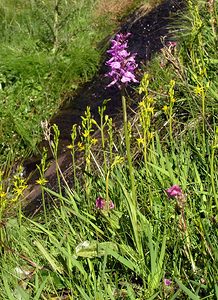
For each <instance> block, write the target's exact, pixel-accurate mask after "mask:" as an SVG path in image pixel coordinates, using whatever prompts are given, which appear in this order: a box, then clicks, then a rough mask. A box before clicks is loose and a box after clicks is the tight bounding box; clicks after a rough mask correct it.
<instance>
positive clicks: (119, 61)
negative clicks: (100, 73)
mask: <svg viewBox="0 0 218 300" xmlns="http://www.w3.org/2000/svg"><path fill="white" fill-rule="evenodd" d="M130 35H131V34H130V33H126V34H122V33H120V34H117V35H116V36H115V39H113V40H111V44H112V46H111V49H110V50H108V51H107V53H109V54H110V55H111V58H110V59H109V60H108V61H107V62H106V65H107V66H109V67H110V69H111V70H110V72H108V73H107V75H106V76H107V77H110V78H111V79H112V81H111V83H110V84H109V85H108V86H107V87H110V86H112V85H114V84H116V85H117V86H118V87H119V88H122V86H125V85H127V84H128V83H129V82H138V81H137V80H136V78H135V74H134V72H135V69H136V68H137V67H138V65H137V64H136V62H135V56H136V53H133V54H131V53H130V52H128V51H127V48H128V45H127V44H128V41H127V39H128V37H129V36H130Z"/></svg>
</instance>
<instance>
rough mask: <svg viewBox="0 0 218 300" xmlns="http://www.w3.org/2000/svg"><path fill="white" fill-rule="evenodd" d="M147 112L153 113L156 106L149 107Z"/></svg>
mask: <svg viewBox="0 0 218 300" xmlns="http://www.w3.org/2000/svg"><path fill="white" fill-rule="evenodd" d="M147 112H150V113H151V114H152V115H153V113H154V107H148V108H147Z"/></svg>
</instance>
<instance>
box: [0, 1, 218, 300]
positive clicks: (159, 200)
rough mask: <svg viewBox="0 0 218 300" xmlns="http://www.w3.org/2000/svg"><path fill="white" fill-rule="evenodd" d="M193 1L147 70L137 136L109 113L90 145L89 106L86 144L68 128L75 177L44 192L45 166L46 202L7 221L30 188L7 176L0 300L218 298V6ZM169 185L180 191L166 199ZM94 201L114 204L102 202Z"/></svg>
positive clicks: (0, 233)
mask: <svg viewBox="0 0 218 300" xmlns="http://www.w3.org/2000/svg"><path fill="white" fill-rule="evenodd" d="M192 3H194V2H191V1H190V2H189V6H188V9H187V11H186V13H185V16H184V22H183V23H182V24H181V25H180V26H181V27H182V26H183V25H184V27H183V30H182V31H181V34H179V35H180V36H179V37H178V43H177V46H176V49H172V48H169V47H165V48H164V50H163V51H162V53H161V54H160V55H157V56H156V57H155V58H154V59H153V60H152V61H151V62H150V64H149V65H148V66H147V67H146V70H144V72H146V74H148V76H147V75H145V76H144V77H143V79H142V82H141V83H140V87H141V88H140V89H139V91H140V99H141V103H140V104H139V108H138V109H137V111H136V114H135V116H134V117H133V118H131V119H130V117H129V121H130V122H131V124H132V126H131V135H129V137H130V140H128V138H127V140H125V139H124V138H123V137H124V130H122V129H120V130H119V131H115V130H114V128H113V126H112V121H111V120H110V119H109V118H108V117H107V116H103V111H104V109H103V110H101V111H100V114H101V118H100V119H101V124H98V126H97V127H98V128H100V133H99V138H98V142H97V145H95V142H96V141H94V140H93V137H92V136H91V132H92V131H91V129H95V128H96V123H95V122H94V121H93V120H91V116H90V114H89V109H87V113H86V114H85V116H83V122H82V126H81V129H80V135H81V143H82V144H80V147H78V145H75V144H74V137H75V135H74V134H73V135H72V138H73V140H72V145H71V149H72V155H73V159H74V154H75V153H74V151H75V152H76V153H77V152H78V153H81V155H82V156H83V157H84V161H83V166H82V167H81V166H80V165H78V162H77V161H76V160H75V164H74V165H73V168H74V170H73V172H72V173H73V174H72V177H73V179H74V183H75V184H74V186H70V187H69V186H67V185H66V186H65V185H64V183H63V184H60V187H61V188H62V193H59V192H57V191H53V190H50V189H49V188H47V187H46V186H45V182H43V168H44V167H43V163H44V161H43V163H42V166H41V169H42V174H41V177H42V178H41V180H42V181H41V188H42V190H43V193H44V194H45V195H47V196H48V197H49V199H50V200H49V205H48V206H44V207H43V209H42V211H41V212H40V213H38V215H36V216H35V217H34V218H27V217H25V216H23V214H22V212H21V210H20V206H19V204H20V202H18V201H17V200H18V197H17V198H16V201H14V202H15V203H16V204H17V206H18V208H16V205H14V206H12V209H13V211H15V213H14V214H13V217H10V218H9V217H8V218H7V214H9V212H10V210H9V209H10V201H12V202H13V199H14V198H15V197H16V195H17V194H18V193H19V191H21V190H22V186H23V185H24V183H23V182H22V181H21V179H19V177H16V178H13V179H12V181H13V182H17V184H16V185H15V184H14V186H15V187H17V189H13V182H12V183H11V185H6V184H5V183H4V181H3V180H2V177H1V181H0V182H1V184H0V197H1V203H2V206H1V227H0V243H1V245H0V246H1V258H0V263H1V271H0V272H1V279H0V291H1V295H2V298H3V299H64V297H65V298H67V299H87V300H88V299H99V300H102V299H105V300H107V299H112V300H117V299H119V300H121V299H130V300H136V299H141V300H149V299H150V300H151V299H160V300H163V299H168V300H173V299H184V300H185V299H193V300H197V299H218V282H217V280H218V277H217V274H218V254H217V253H218V246H217V245H218V230H217V222H218V219H217V211H218V202H217V199H218V191H217V187H218V175H217V174H218V172H217V171H218V160H217V146H218V130H217V128H218V127H217V117H216V115H217V103H216V101H215V99H216V97H217V92H216V86H218V77H217V73H216V68H215V67H214V65H216V63H217V61H216V47H217V44H216V43H217V33H216V32H214V28H213V24H211V23H210V22H209V20H210V19H211V16H214V18H215V19H216V20H217V15H216V9H217V3H214V7H213V8H212V9H211V10H208V7H207V6H206V1H200V2H198V3H195V8H193V6H192ZM191 24H192V25H193V26H191ZM198 24H201V27H200V29H201V30H199V28H198V27H197V26H198ZM177 26H178V25H177ZM174 28H175V27H174ZM197 28H198V30H197ZM200 46H201V47H200ZM202 70H203V71H202ZM172 80H175V84H174V82H173V81H172ZM139 91H138V92H139ZM212 95H213V96H212ZM174 100H175V101H174ZM108 105H109V103H108ZM164 106H167V109H164V110H163V109H162V108H163V107H164ZM151 107H153V108H154V113H152V110H151V109H150V108H151ZM125 130H130V126H128V128H125ZM87 132H88V135H87ZM84 133H86V134H84ZM108 133H109V134H108ZM56 136H58V131H57V129H56ZM100 137H101V138H100ZM102 141H103V142H102ZM129 142H130V143H131V144H130V145H131V147H130V152H131V153H129V152H128V153H127V147H128V143H129ZM53 149H55V145H54V147H53ZM81 149H83V150H81ZM128 151H129V150H128ZM127 155H131V162H130V163H132V164H133V172H134V177H132V178H130V174H129V164H128V160H127ZM93 158H94V159H93ZM84 169H85V171H86V172H84ZM80 174H81V175H80ZM79 175H80V179H78V178H79ZM59 176H60V177H61V175H60V174H59ZM59 179H61V178H59ZM16 180H17V181H16ZM60 182H61V181H60ZM133 182H135V187H134V191H133ZM174 184H178V185H179V186H180V187H181V188H182V191H183V195H182V198H178V197H177V198H171V199H169V198H168V197H167V195H166V192H165V190H166V189H168V188H169V187H170V186H172V185H174ZM6 187H7V188H6ZM134 193H136V198H135V196H134ZM99 196H101V197H102V198H104V199H105V200H106V202H107V203H109V201H110V200H112V201H113V203H114V205H115V208H114V209H107V208H106V209H96V207H95V200H96V198H97V197H99ZM19 197H20V199H21V200H22V195H19ZM3 204H4V205H3ZM16 209H17V210H16ZM43 210H44V211H43ZM135 214H136V218H134V216H135ZM164 279H170V280H171V281H172V282H171V284H170V285H169V286H166V285H165V284H164ZM55 297H57V298H55Z"/></svg>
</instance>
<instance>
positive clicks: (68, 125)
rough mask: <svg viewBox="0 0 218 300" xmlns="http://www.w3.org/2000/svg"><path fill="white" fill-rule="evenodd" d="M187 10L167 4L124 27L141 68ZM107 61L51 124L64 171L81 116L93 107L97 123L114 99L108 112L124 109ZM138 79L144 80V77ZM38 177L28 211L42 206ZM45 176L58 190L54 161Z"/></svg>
mask: <svg viewBox="0 0 218 300" xmlns="http://www.w3.org/2000/svg"><path fill="white" fill-rule="evenodd" d="M184 7H185V1H179V0H178V1H176V0H174V1H164V2H163V3H162V4H161V5H159V6H158V7H157V8H155V9H154V10H153V11H151V12H149V13H147V14H146V12H144V13H142V11H141V12H140V11H137V12H135V13H134V14H133V15H132V16H131V17H130V18H129V19H128V20H127V22H126V23H125V24H124V25H123V26H122V27H121V29H120V30H119V32H122V33H126V32H130V33H131V36H130V38H129V43H128V45H129V51H131V52H136V53H137V57H136V60H137V63H138V64H139V67H140V65H142V64H146V62H147V61H148V60H150V59H151V57H152V55H153V54H154V53H157V52H158V51H160V49H161V48H163V38H164V41H165V42H167V41H169V40H170V39H171V36H170V34H169V27H170V26H172V24H173V23H174V22H175V21H176V19H177V18H178V13H179V12H181V10H183V9H184ZM105 59H106V58H105ZM105 59H104V60H103V62H102V66H101V68H100V70H99V73H98V74H97V75H96V76H95V77H94V78H93V80H92V81H91V82H89V83H87V84H85V85H83V86H81V88H80V89H79V90H78V92H77V95H76V96H74V97H69V98H68V99H66V102H65V103H64V105H63V106H62V108H61V109H60V111H59V113H58V114H57V115H56V116H54V117H53V118H52V120H51V121H50V124H57V125H58V127H59V130H60V132H61V136H60V145H61V147H60V150H59V165H60V168H61V170H63V172H64V170H66V169H68V168H69V167H70V164H71V155H70V152H69V150H66V145H68V144H69V143H70V134H71V129H72V125H73V124H79V123H81V115H83V114H84V111H85V110H86V107H87V106H90V108H91V113H92V115H93V117H94V118H95V119H96V120H97V119H98V106H100V105H101V104H102V103H103V101H104V100H105V99H111V100H110V102H109V104H108V107H107V111H106V113H107V114H108V115H109V116H116V115H117V114H118V112H119V111H120V109H121V101H120V91H119V89H118V88H117V87H115V86H114V87H111V88H105V87H106V86H107V85H108V83H109V82H110V80H109V79H108V78H107V77H105V74H106V73H107V71H108V70H107V67H106V66H105ZM138 76H139V77H140V74H139V75H138ZM139 79H140V78H139ZM128 92H129V93H130V94H131V93H133V87H129V90H128ZM118 123H119V122H118ZM45 144H46V143H45V142H44V141H42V143H41V148H42V146H43V145H45ZM39 147H40V146H39ZM39 162H40V158H37V157H33V158H30V159H29V160H27V161H26V162H25V164H24V167H25V168H26V172H27V174H30V172H31V171H33V170H35V169H36V164H38V163H39ZM37 176H38V175H37V173H35V175H34V174H33V175H32V176H31V178H30V180H29V183H30V189H29V190H28V194H27V195H26V198H27V200H28V203H29V204H28V205H27V206H26V211H28V212H32V211H34V210H35V209H37V207H38V206H40V203H41V190H40V187H39V186H37V185H35V179H36V178H37ZM45 176H46V178H47V180H48V181H49V186H50V187H52V188H55V186H56V185H57V182H56V172H55V163H54V162H53V163H52V162H51V165H50V167H49V168H48V170H47V171H46V174H45Z"/></svg>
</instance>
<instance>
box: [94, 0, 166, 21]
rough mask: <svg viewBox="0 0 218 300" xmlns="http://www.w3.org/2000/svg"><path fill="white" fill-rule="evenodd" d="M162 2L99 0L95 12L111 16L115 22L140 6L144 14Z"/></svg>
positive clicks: (152, 0)
mask: <svg viewBox="0 0 218 300" xmlns="http://www.w3.org/2000/svg"><path fill="white" fill-rule="evenodd" d="M160 2H161V0H147V1H146V0H122V1H119V0H99V2H98V4H97V6H96V9H95V14H96V17H107V18H108V17H109V18H110V19H111V20H113V22H114V21H117V22H118V21H119V19H120V18H121V17H122V16H123V15H126V14H128V12H130V11H133V10H134V9H135V8H137V7H140V11H141V12H142V14H143V13H147V12H149V11H150V10H151V9H152V8H154V7H155V6H157V5H158V4H159V3H160Z"/></svg>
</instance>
